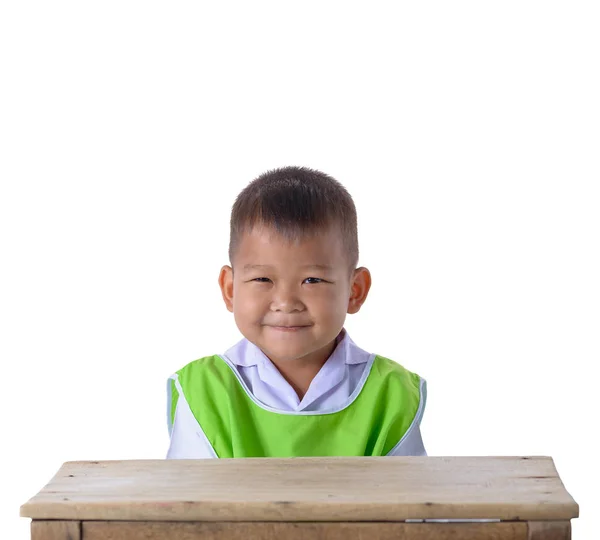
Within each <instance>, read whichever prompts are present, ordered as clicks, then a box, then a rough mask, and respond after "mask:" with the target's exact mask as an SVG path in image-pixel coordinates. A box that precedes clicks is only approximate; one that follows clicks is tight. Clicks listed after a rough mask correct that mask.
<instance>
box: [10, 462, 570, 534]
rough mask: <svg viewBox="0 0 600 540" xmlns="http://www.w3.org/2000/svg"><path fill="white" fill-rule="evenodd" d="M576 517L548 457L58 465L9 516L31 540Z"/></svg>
mask: <svg viewBox="0 0 600 540" xmlns="http://www.w3.org/2000/svg"><path fill="white" fill-rule="evenodd" d="M578 513H579V507H578V505H577V503H576V502H575V501H574V500H573V498H572V497H571V496H570V495H569V493H567V491H566V490H565V488H564V486H563V484H562V482H561V480H560V478H559V476H558V473H557V471H556V468H555V466H554V462H553V461H552V459H551V458H549V457H382V458H379V457H377V458H371V457H364V458H363V457H357V458H295V459H222V460H161V461H153V460H143V461H80V462H68V463H65V464H64V465H63V466H62V467H61V469H60V470H59V471H58V473H57V474H56V475H55V476H54V478H53V479H52V480H51V481H50V483H49V484H48V485H47V486H46V487H44V488H43V489H42V490H41V491H40V492H39V493H38V494H37V495H36V496H35V497H33V498H32V499H31V500H30V501H28V502H27V503H26V504H24V505H23V506H22V507H21V516H23V517H29V518H32V522H31V536H32V539H33V540H41V539H44V540H100V539H103V540H125V539H127V540H132V539H140V540H142V539H144V540H151V539H163V538H177V539H179V540H200V539H202V540H207V539H208V540H242V539H244V540H246V539H248V540H250V539H253V538H264V539H268V540H274V539H276V538H277V539H282V540H298V539H304V538H310V539H313V538H314V539H328V540H354V539H357V540H358V539H360V540H392V539H418V540H434V539H444V538H445V539H450V538H452V539H456V540H475V539H478V540H480V539H490V540H491V539H495V540H500V539H512V540H526V539H528V540H534V539H535V540H541V539H545V540H558V539H565V538H570V537H571V526H570V519H571V518H575V517H577V516H578ZM430 520H443V521H430Z"/></svg>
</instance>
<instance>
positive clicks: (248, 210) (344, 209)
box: [229, 167, 358, 268]
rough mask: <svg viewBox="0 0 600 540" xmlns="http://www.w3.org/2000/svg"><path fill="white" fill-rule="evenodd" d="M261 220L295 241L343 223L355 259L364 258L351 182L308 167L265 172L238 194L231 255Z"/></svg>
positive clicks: (351, 257)
mask: <svg viewBox="0 0 600 540" xmlns="http://www.w3.org/2000/svg"><path fill="white" fill-rule="evenodd" d="M256 225H264V226H266V227H269V228H273V229H274V230H275V231H276V232H277V233H278V234H280V235H282V236H283V237H284V238H287V239H288V240H290V241H294V240H297V239H300V238H303V237H306V236H309V235H312V234H315V233H318V232H319V231H322V230H324V229H326V228H328V227H330V226H336V227H338V228H339V230H340V232H341V234H342V239H343V242H344V244H345V248H346V252H347V254H348V259H349V264H350V265H351V266H352V267H353V268H356V265H357V264H358V230H357V217H356V207H355V206H354V201H353V200H352V197H351V196H350V193H348V191H347V190H346V188H345V187H344V186H343V185H342V184H340V183H339V182H338V181H337V180H335V179H334V178H332V177H331V176H329V175H327V174H325V173H323V172H320V171H317V170H315V169H309V168H308V167H282V168H279V169H274V170H270V171H267V172H265V173H263V174H261V175H260V176H259V177H258V178H255V179H254V180H253V181H252V182H250V184H248V185H247V186H246V187H245V188H244V189H243V190H242V191H241V193H240V194H239V195H238V196H237V198H236V200H235V203H234V204H233V208H232V210H231V221H230V237H229V260H230V262H232V263H233V254H234V253H235V250H236V248H237V245H238V242H239V240H240V238H241V236H242V235H243V234H244V233H245V232H247V231H250V230H251V229H252V228H253V227H254V226H256Z"/></svg>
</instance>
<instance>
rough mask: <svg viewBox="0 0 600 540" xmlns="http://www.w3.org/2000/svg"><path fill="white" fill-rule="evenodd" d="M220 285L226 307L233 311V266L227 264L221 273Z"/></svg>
mask: <svg viewBox="0 0 600 540" xmlns="http://www.w3.org/2000/svg"><path fill="white" fill-rule="evenodd" d="M219 287H221V294H222V295H223V301H224V302H225V307H226V308H227V309H228V310H229V311H231V312H232V313H233V268H231V266H227V265H225V266H224V267H223V268H221V272H220V273H219Z"/></svg>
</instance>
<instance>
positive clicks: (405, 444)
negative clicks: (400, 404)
mask: <svg viewBox="0 0 600 540" xmlns="http://www.w3.org/2000/svg"><path fill="white" fill-rule="evenodd" d="M419 393H420V396H419V408H418V409H417V413H416V414H415V417H414V419H413V422H412V424H411V426H410V427H409V428H408V431H407V432H406V434H405V435H404V437H403V438H402V439H401V440H400V442H399V443H398V444H397V445H396V446H395V447H394V448H392V450H391V451H390V453H389V454H388V456H426V455H427V452H426V451H425V445H424V444H423V437H421V420H422V418H423V413H424V412H425V405H426V404H427V381H426V380H425V379H423V378H422V377H420V381H419Z"/></svg>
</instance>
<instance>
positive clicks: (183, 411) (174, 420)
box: [167, 375, 217, 459]
mask: <svg viewBox="0 0 600 540" xmlns="http://www.w3.org/2000/svg"><path fill="white" fill-rule="evenodd" d="M167 423H168V427H169V435H170V437H171V443H170V445H169V450H168V451H167V459H203V458H204V459H206V458H216V457H217V455H216V453H215V451H214V450H213V447H212V446H211V444H210V443H209V442H208V439H207V438H206V435H205V434H204V432H203V431H202V428H201V427H200V425H199V424H198V421H197V420H196V418H195V417H194V415H193V413H192V411H191V409H190V407H189V405H188V403H187V400H186V399H185V396H184V395H183V391H182V390H181V386H180V385H179V382H178V381H177V376H176V375H175V376H173V377H171V378H170V379H169V380H168V382H167Z"/></svg>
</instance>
